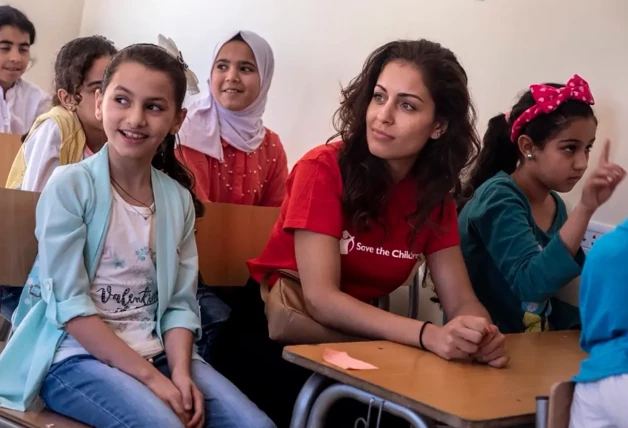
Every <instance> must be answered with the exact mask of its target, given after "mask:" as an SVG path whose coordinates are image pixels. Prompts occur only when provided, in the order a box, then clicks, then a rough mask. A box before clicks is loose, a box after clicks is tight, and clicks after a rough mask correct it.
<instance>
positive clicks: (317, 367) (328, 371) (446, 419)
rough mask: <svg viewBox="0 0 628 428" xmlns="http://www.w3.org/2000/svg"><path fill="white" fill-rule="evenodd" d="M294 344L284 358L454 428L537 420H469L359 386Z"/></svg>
mask: <svg viewBox="0 0 628 428" xmlns="http://www.w3.org/2000/svg"><path fill="white" fill-rule="evenodd" d="M287 348H290V346H286V347H284V349H283V353H282V357H283V359H284V360H286V361H288V362H289V363H292V364H296V365H297V366H301V367H303V368H306V369H308V370H311V371H312V372H315V373H319V374H321V375H323V376H325V377H327V378H329V379H333V380H335V381H337V382H340V383H343V384H345V385H349V386H353V387H355V388H358V389H361V390H363V391H365V392H368V393H370V394H374V395H376V396H378V397H384V395H387V396H390V397H393V399H392V400H386V401H392V402H394V403H395V404H398V405H400V406H404V407H407V408H409V409H412V410H413V411H415V412H417V413H418V414H419V415H421V416H426V417H428V418H431V419H435V420H437V421H438V422H442V423H445V424H447V425H450V426H452V427H454V428H481V427H496V426H513V425H519V424H529V423H533V422H534V419H535V414H534V413H530V414H526V415H519V416H512V417H507V418H501V419H491V420H484V421H477V420H467V419H463V418H461V417H460V416H456V415H452V414H449V413H446V412H443V411H442V410H438V409H435V408H433V407H430V406H428V405H426V404H423V403H420V402H417V401H414V400H411V399H409V398H407V397H405V396H403V395H399V394H397V393H394V392H391V391H389V390H386V389H384V388H382V387H380V386H378V385H374V384H372V383H370V382H368V381H366V380H363V379H359V382H360V383H361V385H360V387H358V386H356V378H354V377H353V376H351V375H350V374H348V373H346V372H345V371H343V370H342V369H340V368H335V367H333V366H331V365H329V364H327V363H323V362H320V363H319V362H316V361H313V360H310V359H308V358H304V357H302V356H300V355H297V354H294V353H293V352H291V351H290V350H289V349H287Z"/></svg>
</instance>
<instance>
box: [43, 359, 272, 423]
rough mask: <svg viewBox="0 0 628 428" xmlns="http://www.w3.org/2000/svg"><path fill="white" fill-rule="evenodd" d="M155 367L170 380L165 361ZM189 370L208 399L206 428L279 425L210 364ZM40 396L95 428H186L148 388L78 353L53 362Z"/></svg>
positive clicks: (199, 363)
mask: <svg viewBox="0 0 628 428" xmlns="http://www.w3.org/2000/svg"><path fill="white" fill-rule="evenodd" d="M155 367H156V368H157V369H158V370H159V371H161V372H162V373H163V374H164V375H166V376H168V377H170V372H169V369H168V363H167V360H166V358H165V357H164V358H159V357H157V358H156V363H155ZM191 372H192V373H191V374H192V380H193V381H194V382H195V384H196V386H197V387H198V388H199V389H200V390H201V392H202V393H203V395H204V396H205V419H206V422H205V427H217V428H218V427H220V428H227V427H229V428H231V427H233V428H236V427H237V428H241V427H247V428H257V427H260V428H271V427H275V424H274V423H273V422H272V421H271V420H270V419H269V418H268V416H266V414H264V413H263V412H262V411H261V410H260V409H259V408H258V407H257V406H256V405H255V404H253V403H252V402H251V401H250V400H249V399H248V398H246V396H245V395H244V394H243V393H242V392H240V390H238V389H237V388H236V387H235V386H234V385H233V384H232V383H231V382H229V381H228V380H227V379H225V378H224V377H223V376H222V375H221V374H220V373H218V372H217V371H216V370H214V369H213V368H212V367H211V366H209V365H208V364H206V363H204V362H202V361H200V360H192V366H191ZM40 395H41V397H42V398H43V400H44V401H45V403H46V405H47V406H48V407H49V408H50V409H52V410H53V411H55V412H57V413H60V414H62V415H65V416H68V417H71V418H74V419H76V420H78V421H81V422H83V423H85V424H87V425H90V426H94V427H96V428H113V427H123V428H131V427H138V428H145V427H164V428H170V427H183V424H182V423H181V421H180V420H179V418H178V417H177V416H176V415H175V413H174V412H173V411H172V410H171V409H170V408H169V407H168V406H167V405H166V404H165V403H164V402H162V401H161V400H160V399H159V398H158V397H157V396H156V395H155V394H153V393H152V392H151V391H150V390H149V389H148V387H146V386H145V385H144V384H142V383H141V382H139V381H138V380H136V379H134V378H132V377H131V376H129V375H127V374H126V373H123V372H121V371H120V370H118V369H116V368H113V367H110V366H108V365H106V364H104V363H102V362H100V361H98V360H97V359H95V358H94V357H92V356H91V355H76V356H73V357H70V358H67V359H65V360H63V361H61V362H59V363H57V364H54V365H53V366H52V367H51V368H50V371H49V372H48V375H47V376H46V379H45V380H44V383H43V386H42V389H41V392H40Z"/></svg>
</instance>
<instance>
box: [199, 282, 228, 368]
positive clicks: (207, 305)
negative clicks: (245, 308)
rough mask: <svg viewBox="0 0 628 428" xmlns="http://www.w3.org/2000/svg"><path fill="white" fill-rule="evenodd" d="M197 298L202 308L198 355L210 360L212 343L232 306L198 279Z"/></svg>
mask: <svg viewBox="0 0 628 428" xmlns="http://www.w3.org/2000/svg"><path fill="white" fill-rule="evenodd" d="M196 299H197V300H198V305H199V307H200V309H201V331H202V337H201V338H200V339H199V340H197V341H196V347H197V350H198V355H200V356H201V358H203V359H204V360H205V361H207V362H210V361H209V357H210V350H211V344H212V342H213V341H214V339H215V338H216V336H218V333H219V332H220V330H221V329H222V327H223V326H224V324H225V322H226V321H227V319H228V318H229V314H230V313H231V308H229V306H227V304H226V303H225V302H223V301H222V299H221V298H220V297H218V296H217V295H216V294H215V293H214V292H213V291H212V290H211V289H210V288H209V287H207V286H206V285H204V284H203V282H202V280H201V279H200V275H199V281H198V290H197V292H196Z"/></svg>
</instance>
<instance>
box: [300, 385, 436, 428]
mask: <svg viewBox="0 0 628 428" xmlns="http://www.w3.org/2000/svg"><path fill="white" fill-rule="evenodd" d="M342 398H352V399H354V400H358V401H360V402H362V403H364V404H369V403H370V402H371V401H372V400H375V401H377V402H379V403H378V404H379V406H380V409H381V410H383V411H385V412H388V413H391V414H393V415H395V416H398V417H400V418H402V419H405V420H406V421H408V422H409V423H410V425H411V426H412V427H414V428H428V424H427V423H426V422H425V421H424V420H423V418H421V416H419V415H417V414H416V413H414V412H413V411H412V410H410V409H407V408H405V407H402V406H400V405H398V404H395V403H391V402H388V401H384V400H382V399H381V398H379V397H377V396H375V395H372V394H369V393H367V392H364V391H362V390H359V389H357V388H354V387H352V386H349V385H343V384H340V383H337V384H334V385H332V386H330V387H329V388H327V389H326V390H325V391H323V392H322V393H321V394H320V395H319V396H318V398H317V399H316V401H315V402H314V406H313V407H312V411H311V412H310V417H309V420H308V423H307V428H323V424H324V423H325V416H326V414H327V412H328V411H329V408H330V407H331V406H332V404H334V403H335V402H336V401H338V400H340V399H342ZM378 424H379V420H378Z"/></svg>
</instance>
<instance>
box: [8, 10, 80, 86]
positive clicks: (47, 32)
mask: <svg viewBox="0 0 628 428" xmlns="http://www.w3.org/2000/svg"><path fill="white" fill-rule="evenodd" d="M7 4H8V5H11V6H13V7H15V8H17V9H19V10H21V11H22V12H24V14H26V16H28V18H29V19H30V20H31V21H32V22H33V24H35V30H36V31H37V36H36V39H35V45H34V46H33V48H32V50H31V52H32V57H33V58H35V64H34V66H33V67H32V68H31V69H30V70H28V71H27V72H26V73H25V76H24V77H25V78H26V79H27V80H29V81H31V82H33V83H35V84H37V85H39V86H41V87H42V88H44V89H45V90H48V91H51V90H52V88H53V84H52V83H53V76H54V73H53V67H54V61H55V58H56V56H57V52H58V51H59V49H61V47H62V46H63V45H64V44H65V43H67V42H69V41H70V40H72V39H74V38H76V37H78V36H79V32H80V29H81V19H82V17H83V5H84V1H83V0H11V1H0V5H7Z"/></svg>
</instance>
